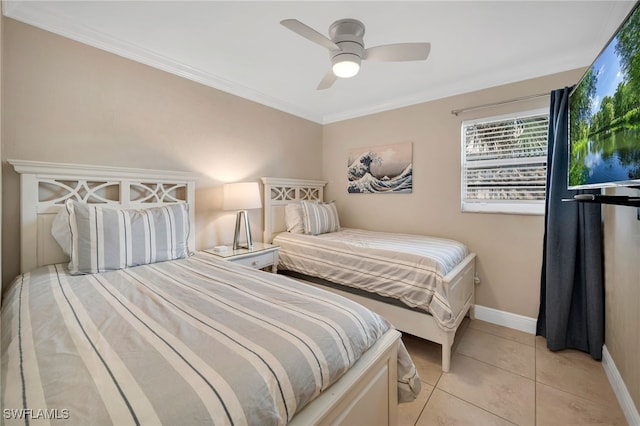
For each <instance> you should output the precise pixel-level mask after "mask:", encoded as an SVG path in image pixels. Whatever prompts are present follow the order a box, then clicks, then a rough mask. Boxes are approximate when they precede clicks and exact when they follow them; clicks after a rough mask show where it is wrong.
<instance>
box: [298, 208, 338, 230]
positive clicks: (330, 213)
mask: <svg viewBox="0 0 640 426" xmlns="http://www.w3.org/2000/svg"><path fill="white" fill-rule="evenodd" d="M301 207H302V219H303V221H304V231H305V233H306V234H311V235H319V234H326V233H328V232H336V231H339V230H340V220H339V218H338V209H337V208H336V204H335V203H334V202H333V201H331V202H329V203H312V202H309V201H302V202H301Z"/></svg>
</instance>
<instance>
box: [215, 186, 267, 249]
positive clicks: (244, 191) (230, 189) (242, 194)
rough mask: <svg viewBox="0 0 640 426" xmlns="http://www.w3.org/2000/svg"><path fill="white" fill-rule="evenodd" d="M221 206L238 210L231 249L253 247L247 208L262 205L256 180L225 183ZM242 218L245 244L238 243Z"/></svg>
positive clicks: (256, 207) (255, 207) (257, 207)
mask: <svg viewBox="0 0 640 426" xmlns="http://www.w3.org/2000/svg"><path fill="white" fill-rule="evenodd" d="M223 192H224V194H223V201H222V203H223V208H224V209H225V210H238V215H237V216H236V232H235V234H234V236H233V249H234V250H237V249H238V248H247V249H249V250H250V249H252V248H253V240H252V238H251V227H250V226H249V214H248V213H247V210H251V209H259V208H261V207H262V202H261V200H260V187H259V186H258V182H237V183H227V184H225V185H224V188H223ZM243 220H244V229H245V235H246V237H247V245H246V246H241V245H240V227H241V222H242V221H243Z"/></svg>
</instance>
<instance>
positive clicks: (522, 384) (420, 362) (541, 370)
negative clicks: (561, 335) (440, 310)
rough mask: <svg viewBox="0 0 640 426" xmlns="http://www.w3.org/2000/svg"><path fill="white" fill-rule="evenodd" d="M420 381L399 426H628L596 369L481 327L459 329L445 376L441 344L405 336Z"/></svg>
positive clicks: (471, 324) (578, 355)
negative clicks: (417, 392)
mask: <svg viewBox="0 0 640 426" xmlns="http://www.w3.org/2000/svg"><path fill="white" fill-rule="evenodd" d="M402 340H403V341H404V343H405V346H406V347H407V349H408V350H409V353H410V354H411V357H412V358H413V361H414V363H415V364H416V367H417V369H418V373H419V374H420V378H421V380H422V391H421V392H420V395H419V396H418V399H417V400H416V401H414V402H411V403H408V404H400V406H399V412H398V423H399V424H400V425H420V426H421V425H474V426H476V425H513V424H516V425H523V426H524V425H536V426H553V425H562V426H565V425H581V426H582V425H584V426H586V425H626V424H627V422H626V420H625V417H624V414H623V413H622V410H621V409H620V406H619V404H618V402H617V400H616V397H615V395H614V393H613V391H612V389H611V386H610V385H609V381H608V380H607V377H606V375H605V373H604V369H603V367H602V364H601V363H600V362H597V361H594V360H593V359H592V358H591V357H590V356H589V355H588V354H586V353H583V352H579V351H574V350H565V351H560V352H556V353H554V352H551V351H549V350H548V349H547V347H546V344H545V340H544V338H542V337H536V336H533V335H531V334H527V333H524V332H521V331H517V330H512V329H509V328H505V327H500V326H496V325H493V324H490V323H487V322H483V321H479V320H465V322H463V323H462V325H461V326H460V328H459V329H458V333H457V335H456V341H455V343H454V347H453V356H452V359H451V371H450V372H449V373H442V371H441V364H440V356H441V352H440V345H437V344H435V343H432V342H428V341H425V340H422V339H419V338H417V337H414V336H410V335H404V336H403V338H402Z"/></svg>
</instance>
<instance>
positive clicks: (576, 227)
mask: <svg viewBox="0 0 640 426" xmlns="http://www.w3.org/2000/svg"><path fill="white" fill-rule="evenodd" d="M570 91H571V88H568V87H565V88H564V89H559V90H555V91H553V92H551V106H550V110H549V141H548V143H549V151H548V155H547V188H546V189H547V195H546V201H545V219H544V225H545V233H544V247H543V252H542V276H541V282H540V310H539V312H538V323H537V327H536V334H537V335H539V336H544V337H545V338H546V339H547V347H548V348H549V349H550V350H552V351H558V350H561V349H567V348H573V349H578V350H581V351H584V352H588V353H590V354H591V356H592V357H593V358H595V359H598V360H599V359H602V344H603V343H604V272H603V269H604V267H603V254H602V220H601V208H600V205H599V204H592V203H580V202H575V201H574V202H566V201H562V199H571V198H573V196H574V195H575V194H578V193H589V192H591V193H600V191H599V190H597V191H594V190H590V191H580V192H578V191H569V190H568V189H567V170H568V164H567V159H568V147H567V146H568V142H567V139H568V112H569V92H570Z"/></svg>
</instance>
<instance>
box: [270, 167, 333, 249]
mask: <svg viewBox="0 0 640 426" xmlns="http://www.w3.org/2000/svg"><path fill="white" fill-rule="evenodd" d="M261 180H262V184H263V194H264V207H263V209H262V212H263V216H264V235H263V241H264V242H265V243H270V242H271V241H272V240H273V237H275V236H276V235H277V234H278V233H280V232H283V231H286V229H287V227H286V224H285V220H284V208H285V206H286V205H287V204H290V203H299V202H300V200H308V201H322V200H323V199H324V186H325V185H326V184H327V182H325V181H321V180H304V179H285V178H270V177H263V178H261Z"/></svg>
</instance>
